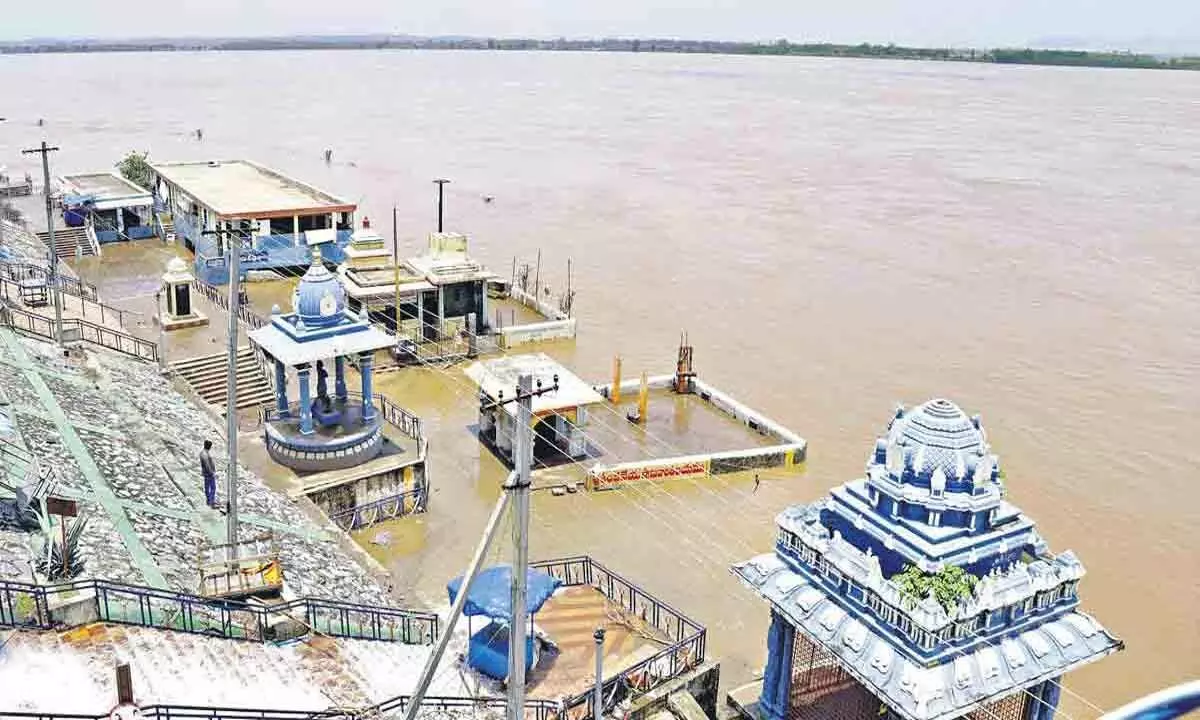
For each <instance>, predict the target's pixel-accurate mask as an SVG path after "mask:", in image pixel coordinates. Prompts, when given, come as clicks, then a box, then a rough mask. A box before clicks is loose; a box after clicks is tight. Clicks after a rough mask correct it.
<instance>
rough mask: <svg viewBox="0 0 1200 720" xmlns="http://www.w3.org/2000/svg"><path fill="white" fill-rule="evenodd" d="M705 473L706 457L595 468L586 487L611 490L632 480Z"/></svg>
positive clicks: (694, 475) (701, 474)
mask: <svg viewBox="0 0 1200 720" xmlns="http://www.w3.org/2000/svg"><path fill="white" fill-rule="evenodd" d="M705 475H708V460H707V459H705V460H683V461H680V462H670V463H653V464H643V465H626V466H624V467H613V468H596V469H594V470H592V471H591V472H590V473H588V487H589V489H591V490H611V489H612V488H615V487H618V486H621V485H628V484H629V483H634V482H645V481H647V480H649V481H657V480H674V479H680V478H695V477H703V476H705Z"/></svg>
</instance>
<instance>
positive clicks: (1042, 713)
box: [1037, 677, 1062, 720]
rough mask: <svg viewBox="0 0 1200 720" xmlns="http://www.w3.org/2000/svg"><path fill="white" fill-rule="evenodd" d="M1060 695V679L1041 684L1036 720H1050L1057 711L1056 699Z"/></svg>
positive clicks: (1052, 679)
mask: <svg viewBox="0 0 1200 720" xmlns="http://www.w3.org/2000/svg"><path fill="white" fill-rule="evenodd" d="M1061 694H1062V678H1061V677H1056V678H1051V679H1049V680H1047V681H1046V682H1044V683H1042V693H1041V695H1042V701H1041V702H1039V703H1037V706H1038V720H1051V719H1052V718H1053V717H1054V713H1055V711H1056V710H1058V698H1059V696H1060V695H1061Z"/></svg>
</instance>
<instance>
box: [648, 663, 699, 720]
mask: <svg viewBox="0 0 1200 720" xmlns="http://www.w3.org/2000/svg"><path fill="white" fill-rule="evenodd" d="M720 684H721V664H720V663H717V662H711V661H710V662H705V663H704V664H702V665H700V667H698V668H696V669H695V670H692V671H691V672H688V673H684V674H683V675H680V676H679V677H677V678H675V679H674V680H671V681H669V682H665V683H663V684H662V685H660V686H659V687H656V688H654V689H653V690H651V691H650V692H648V693H646V694H645V695H642V696H641V697H638V698H636V699H635V700H634V701H633V702H632V703H631V704H630V707H629V714H628V715H627V716H626V717H627V718H628V719H629V720H646V719H648V718H649V717H650V716H651V715H653V714H654V713H655V712H658V711H661V710H668V711H670V712H671V714H672V715H675V716H676V717H681V716H680V715H678V714H677V711H676V709H675V707H674V706H679V705H681V704H684V703H686V701H683V703H681V702H680V700H681V699H680V698H676V699H675V701H674V702H672V697H673V696H676V695H678V694H679V693H686V694H687V695H690V696H691V699H692V700H693V702H692V703H686V704H688V705H691V706H692V708H691V709H692V713H694V712H695V711H696V710H699V711H700V712H701V713H702V714H703V716H705V717H710V718H715V717H716V716H717V695H718V687H719V686H720ZM696 706H698V707H696ZM692 713H688V715H686V716H682V717H688V718H690V717H691V714H692Z"/></svg>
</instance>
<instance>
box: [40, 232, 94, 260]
mask: <svg viewBox="0 0 1200 720" xmlns="http://www.w3.org/2000/svg"><path fill="white" fill-rule="evenodd" d="M37 236H38V240H41V241H42V242H43V243H44V244H45V245H46V247H50V232H49V231H48V230H39V231H38V232H37ZM76 246H78V247H79V250H80V252H81V253H82V254H83V255H95V254H96V253H95V252H93V251H92V241H91V240H89V239H88V235H87V229H86V228H82V227H72V228H57V229H55V231H54V254H55V255H57V256H58V259H59V260H68V259H71V258H74V257H75V248H76Z"/></svg>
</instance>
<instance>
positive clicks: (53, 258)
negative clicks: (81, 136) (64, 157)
mask: <svg viewBox="0 0 1200 720" xmlns="http://www.w3.org/2000/svg"><path fill="white" fill-rule="evenodd" d="M52 152H58V148H57V147H50V146H49V145H47V144H46V141H45V140H43V141H42V144H41V146H40V147H36V148H30V149H29V150H22V151H21V154H22V155H32V154H34V153H37V154H39V155H41V156H42V181H43V182H44V183H45V186H44V187H43V188H42V193H43V194H44V195H45V196H46V230H47V232H48V233H49V235H50V272H49V273H48V275H49V276H50V280H49V284H50V292H51V294H53V295H54V342H56V343H58V344H60V345H61V344H62V295H61V294H60V292H59V290H60V288H59V287H58V248H57V247H56V246H55V243H54V206H53V203H52V202H51V200H50V153H52Z"/></svg>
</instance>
